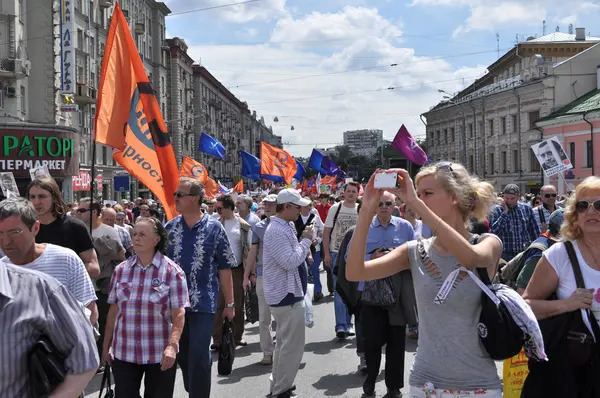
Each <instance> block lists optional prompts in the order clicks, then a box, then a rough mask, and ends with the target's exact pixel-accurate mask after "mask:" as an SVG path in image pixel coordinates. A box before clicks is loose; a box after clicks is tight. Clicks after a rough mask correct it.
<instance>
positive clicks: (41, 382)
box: [28, 335, 67, 398]
mask: <svg viewBox="0 0 600 398" xmlns="http://www.w3.org/2000/svg"><path fill="white" fill-rule="evenodd" d="M28 366H29V380H30V383H31V389H32V391H33V396H35V397H39V398H45V397H47V396H49V395H50V394H51V393H52V392H53V391H54V390H55V389H56V387H58V386H59V385H60V384H62V382H63V381H65V377H66V375H67V372H66V370H65V356H64V355H63V354H62V353H60V352H59V351H58V350H57V348H56V346H55V345H54V344H53V343H52V341H50V339H49V338H48V336H45V335H42V336H40V337H39V338H38V340H37V341H36V342H35V343H34V344H33V347H31V349H30V350H29V354H28Z"/></svg>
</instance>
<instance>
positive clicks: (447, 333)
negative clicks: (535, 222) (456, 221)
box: [408, 234, 501, 391]
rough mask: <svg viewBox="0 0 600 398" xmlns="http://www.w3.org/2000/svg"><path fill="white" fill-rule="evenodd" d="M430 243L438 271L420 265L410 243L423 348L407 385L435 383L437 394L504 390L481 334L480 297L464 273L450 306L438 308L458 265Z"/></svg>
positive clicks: (427, 243)
mask: <svg viewBox="0 0 600 398" xmlns="http://www.w3.org/2000/svg"><path fill="white" fill-rule="evenodd" d="M486 235H487V234H486ZM492 236H493V235H492ZM483 238H484V236H483V235H482V237H481V238H480V239H483ZM431 242H432V239H425V240H423V243H424V245H425V250H426V251H427V253H428V255H429V257H430V259H431V261H432V262H433V263H435V264H436V265H437V268H436V267H433V266H430V267H429V268H428V267H426V266H425V265H424V264H423V263H422V261H421V257H420V256H419V253H418V250H417V241H411V242H408V255H409V260H410V265H411V270H412V277H413V283H414V286H415V295H416V298H417V310H418V313H419V348H418V349H417V356H416V358H415V362H414V364H413V368H412V371H411V373H410V379H409V384H410V385H411V386H416V387H422V386H423V385H424V384H425V383H427V382H431V383H433V385H434V386H435V387H436V388H442V389H453V390H464V391H469V390H475V389H478V388H486V389H500V388H501V384H500V379H499V378H498V372H497V370H496V364H495V363H494V361H493V360H492V359H491V358H490V356H489V354H488V353H487V352H486V351H485V348H484V347H483V345H482V344H481V342H480V340H479V334H478V331H477V325H478V323H479V315H480V313H481V294H482V291H481V289H480V288H479V287H478V286H477V285H476V284H475V282H473V280H472V279H471V278H470V277H469V276H468V275H467V274H466V273H461V275H459V276H458V278H457V280H456V284H455V286H454V287H453V289H452V291H451V292H450V294H449V295H448V298H447V299H446V301H445V302H444V303H443V304H435V303H434V298H435V296H436V295H437V293H438V291H439V289H440V287H441V286H442V284H443V283H444V280H445V279H446V277H447V276H448V274H450V272H452V271H454V270H455V269H456V266H457V264H458V261H457V260H456V258H455V257H454V256H453V255H451V254H440V253H438V252H437V251H436V250H435V249H434V248H433V247H432V246H431ZM475 275H477V273H475Z"/></svg>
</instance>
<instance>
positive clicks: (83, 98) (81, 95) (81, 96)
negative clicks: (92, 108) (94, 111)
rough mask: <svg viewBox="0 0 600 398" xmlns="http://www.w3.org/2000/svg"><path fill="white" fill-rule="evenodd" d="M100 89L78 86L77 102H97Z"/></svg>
mask: <svg viewBox="0 0 600 398" xmlns="http://www.w3.org/2000/svg"><path fill="white" fill-rule="evenodd" d="M97 96H98V91H97V90H96V89H95V88H93V87H89V86H80V85H78V86H77V92H76V93H75V102H77V103H80V104H95V103H96V98H97Z"/></svg>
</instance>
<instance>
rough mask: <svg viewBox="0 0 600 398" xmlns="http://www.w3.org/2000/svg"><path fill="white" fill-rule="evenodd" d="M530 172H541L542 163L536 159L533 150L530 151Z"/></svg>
mask: <svg viewBox="0 0 600 398" xmlns="http://www.w3.org/2000/svg"><path fill="white" fill-rule="evenodd" d="M529 170H531V171H540V162H538V160H537V158H536V157H535V152H533V149H529Z"/></svg>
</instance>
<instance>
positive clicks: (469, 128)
mask: <svg viewBox="0 0 600 398" xmlns="http://www.w3.org/2000/svg"><path fill="white" fill-rule="evenodd" d="M468 131H469V138H473V123H469V126H468Z"/></svg>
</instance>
